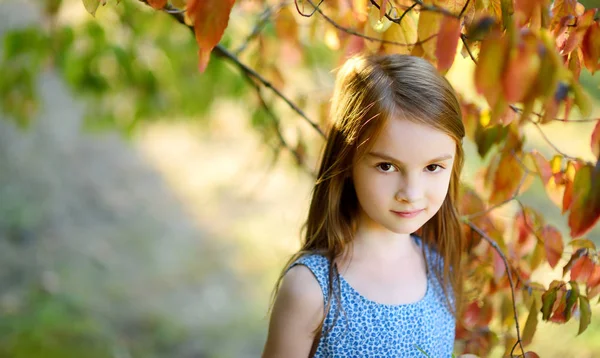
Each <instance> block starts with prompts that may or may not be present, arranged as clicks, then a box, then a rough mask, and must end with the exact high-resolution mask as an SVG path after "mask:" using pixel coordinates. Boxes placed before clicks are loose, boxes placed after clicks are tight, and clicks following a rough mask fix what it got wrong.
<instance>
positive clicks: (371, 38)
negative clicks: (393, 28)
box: [307, 0, 438, 47]
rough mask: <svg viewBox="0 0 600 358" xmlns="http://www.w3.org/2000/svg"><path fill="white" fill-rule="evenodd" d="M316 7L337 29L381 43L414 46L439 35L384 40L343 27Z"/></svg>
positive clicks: (309, 0)
mask: <svg viewBox="0 0 600 358" xmlns="http://www.w3.org/2000/svg"><path fill="white" fill-rule="evenodd" d="M307 1H308V2H309V3H310V4H311V5H313V6H315V5H314V4H313V3H312V1H311V0H307ZM315 9H316V11H317V12H318V13H319V14H320V15H321V16H322V17H323V18H324V19H325V21H327V22H328V23H330V24H331V25H332V26H333V27H335V28H336V29H338V30H340V31H343V32H345V33H347V34H350V35H354V36H357V37H361V38H363V39H365V40H368V41H376V42H380V43H382V44H390V45H396V46H403V47H407V46H414V45H420V44H424V43H426V42H427V41H429V40H431V39H433V38H435V37H437V35H438V34H433V35H431V36H429V37H428V38H426V39H424V40H421V41H417V42H415V43H412V44H406V43H400V42H395V41H388V40H384V39H378V38H375V37H371V36H367V35H365V34H361V33H359V32H356V31H354V30H352V29H349V28H347V27H343V26H341V25H340V24H338V23H337V22H335V21H334V20H333V19H332V18H330V17H329V16H327V15H325V13H323V11H322V10H321V9H320V8H318V7H316V8H315Z"/></svg>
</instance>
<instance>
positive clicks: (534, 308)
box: [521, 300, 540, 345]
mask: <svg viewBox="0 0 600 358" xmlns="http://www.w3.org/2000/svg"><path fill="white" fill-rule="evenodd" d="M539 310H540V309H539V307H538V304H537V302H536V300H533V301H532V302H531V307H530V309H529V316H527V321H526V322H525V327H524V328H523V335H522V336H521V340H522V341H523V345H528V344H529V343H531V341H532V339H533V335H534V334H535V330H536V328H537V324H538V317H537V316H538V313H539Z"/></svg>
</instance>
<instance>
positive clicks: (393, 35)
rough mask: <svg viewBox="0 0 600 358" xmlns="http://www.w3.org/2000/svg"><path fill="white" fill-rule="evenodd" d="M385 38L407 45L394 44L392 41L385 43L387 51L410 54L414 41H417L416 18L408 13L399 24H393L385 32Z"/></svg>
mask: <svg viewBox="0 0 600 358" xmlns="http://www.w3.org/2000/svg"><path fill="white" fill-rule="evenodd" d="M383 39H384V40H385V41H389V42H395V43H400V44H405V45H406V46H400V45H394V44H391V43H384V44H383V51H384V52H385V53H399V54H406V55H408V54H410V53H411V51H412V49H413V47H414V45H413V44H414V43H416V42H417V40H418V36H417V24H416V22H415V20H414V18H413V17H412V16H411V15H410V14H407V15H406V16H404V18H403V19H402V21H401V22H400V23H399V24H395V23H394V24H392V26H390V28H389V29H387V31H386V32H385V33H384V34H383Z"/></svg>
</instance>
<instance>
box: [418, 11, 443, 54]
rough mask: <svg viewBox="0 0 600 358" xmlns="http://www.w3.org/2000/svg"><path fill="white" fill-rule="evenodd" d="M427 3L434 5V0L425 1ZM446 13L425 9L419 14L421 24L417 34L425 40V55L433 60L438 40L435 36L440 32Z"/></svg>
mask: <svg viewBox="0 0 600 358" xmlns="http://www.w3.org/2000/svg"><path fill="white" fill-rule="evenodd" d="M423 3H424V4H425V5H432V4H433V2H432V0H425V1H423ZM443 17H444V15H443V14H440V13H439V12H436V11H423V12H421V13H420V14H419V24H418V26H417V34H418V36H419V41H421V42H423V43H422V44H421V47H422V48H423V51H424V53H425V57H426V58H427V59H429V60H432V62H433V61H434V60H435V58H436V57H435V48H436V44H437V41H436V40H435V36H437V35H438V34H439V32H440V26H441V22H442V19H443Z"/></svg>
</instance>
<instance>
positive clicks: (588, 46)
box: [581, 22, 600, 74]
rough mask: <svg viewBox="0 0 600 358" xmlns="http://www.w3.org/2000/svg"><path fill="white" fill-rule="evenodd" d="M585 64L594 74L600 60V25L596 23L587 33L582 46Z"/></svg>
mask: <svg viewBox="0 0 600 358" xmlns="http://www.w3.org/2000/svg"><path fill="white" fill-rule="evenodd" d="M581 50H582V53H583V63H584V64H585V67H587V69H588V70H589V71H590V72H591V73H592V74H593V73H594V71H596V69H598V60H599V59H600V25H599V24H598V23H597V22H594V23H593V24H592V25H591V26H590V27H589V28H588V29H587V31H586V33H585V36H584V37H583V41H582V44H581Z"/></svg>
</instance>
